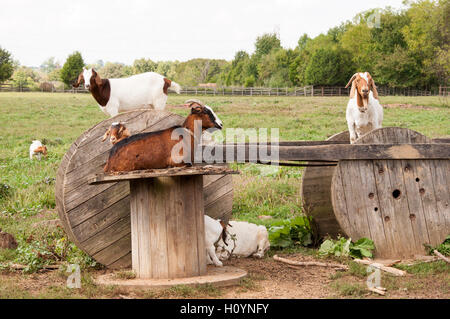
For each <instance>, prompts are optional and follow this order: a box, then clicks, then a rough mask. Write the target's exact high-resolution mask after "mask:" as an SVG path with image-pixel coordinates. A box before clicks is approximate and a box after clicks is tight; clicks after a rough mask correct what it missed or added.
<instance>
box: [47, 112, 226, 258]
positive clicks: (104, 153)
mask: <svg viewBox="0 0 450 319" xmlns="http://www.w3.org/2000/svg"><path fill="white" fill-rule="evenodd" d="M117 121H121V122H125V125H126V126H127V128H128V129H129V130H130V132H131V133H132V134H135V133H139V132H150V131H156V130H160V129H164V128H167V127H170V126H172V125H179V124H181V123H182V122H183V121H184V118H183V117H181V116H179V115H177V114H173V113H170V112H166V111H155V110H136V111H132V112H126V113H121V114H119V115H118V116H116V117H114V118H111V119H107V120H105V121H103V122H101V123H99V124H97V125H95V126H93V127H92V128H90V129H88V130H87V131H86V132H85V133H83V134H82V135H81V136H80V137H78V138H77V140H76V141H75V142H74V143H73V144H72V145H71V147H70V148H69V150H68V151H67V153H66V154H65V155H64V156H63V158H62V160H61V164H60V166H59V168H58V171H57V177H56V186H55V199H56V205H57V210H58V214H59V217H60V219H61V221H62V224H63V227H64V229H65V231H66V233H67V234H68V236H69V238H70V239H71V240H72V241H73V242H74V243H75V244H77V246H78V247H80V248H81V249H82V250H84V251H85V252H86V253H88V254H90V255H91V256H93V257H94V258H95V259H96V260H97V261H98V262H99V263H101V264H104V265H106V266H108V267H126V266H127V265H128V266H129V265H131V253H130V252H131V241H132V238H131V236H130V230H131V226H130V220H129V219H130V207H129V205H128V207H127V202H128V203H129V182H128V181H123V182H117V183H109V184H99V185H90V184H88V180H89V178H90V177H92V176H93V175H95V174H101V173H103V166H104V164H105V162H106V160H107V157H108V154H109V150H110V148H111V145H110V144H109V143H108V142H107V141H105V142H101V137H102V136H103V134H104V133H105V131H106V130H107V129H108V127H109V126H110V125H111V123H112V122H117ZM217 177H218V178H220V176H217ZM226 178H227V181H228V183H229V184H232V176H231V175H227V176H226ZM214 182H215V181H211V183H212V184H214ZM205 196H209V193H208V191H206V192H205ZM230 198H231V201H230V200H229V199H230ZM217 203H220V205H215V204H213V203H212V202H211V201H209V202H206V201H205V205H208V206H207V207H205V213H206V214H209V213H210V212H212V214H214V215H224V216H225V217H227V218H229V217H230V216H231V212H232V191H231V192H229V193H226V194H224V200H223V201H220V200H219V201H217ZM127 218H128V222H126V219H127ZM127 223H128V225H127ZM124 227H125V228H126V227H128V228H127V231H124ZM103 236H106V237H109V238H106V237H105V238H103ZM111 236H112V237H111ZM96 241H98V242H96Z"/></svg>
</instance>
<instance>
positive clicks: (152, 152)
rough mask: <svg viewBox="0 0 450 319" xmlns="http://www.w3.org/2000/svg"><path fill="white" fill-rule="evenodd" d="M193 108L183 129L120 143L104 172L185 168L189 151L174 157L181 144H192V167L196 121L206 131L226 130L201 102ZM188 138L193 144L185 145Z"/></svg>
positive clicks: (176, 128)
mask: <svg viewBox="0 0 450 319" xmlns="http://www.w3.org/2000/svg"><path fill="white" fill-rule="evenodd" d="M190 106H191V112H190V114H189V115H188V116H187V118H186V120H185V121H184V123H183V125H182V126H173V127H170V128H167V129H165V130H161V131H157V132H149V133H140V134H136V135H132V136H130V137H128V138H125V139H123V140H122V141H120V142H118V143H116V144H115V145H114V146H113V147H112V149H111V151H110V153H109V158H108V161H107V163H106V165H105V167H104V168H103V170H104V171H105V172H119V171H133V170H140V169H157V168H167V167H176V166H185V165H186V164H188V163H189V159H188V158H187V156H188V153H189V152H187V153H185V147H183V148H181V150H180V151H179V153H176V155H174V156H172V149H173V147H174V146H176V144H178V143H180V142H181V143H183V144H187V143H188V142H189V145H190V150H191V152H190V154H191V158H190V163H193V157H194V125H195V121H200V122H201V128H202V131H204V130H205V129H209V128H215V129H222V127H223V124H222V121H221V120H220V119H219V118H218V117H217V115H215V113H214V111H213V110H212V109H211V108H210V107H209V106H206V105H200V104H199V103H197V102H192V103H191V104H190ZM178 129H180V131H178ZM175 130H177V131H175ZM180 133H183V134H180ZM184 133H186V134H184ZM180 135H181V137H180ZM174 136H177V137H174ZM184 136H189V138H190V141H187V140H186V141H185V140H184ZM174 157H175V158H174Z"/></svg>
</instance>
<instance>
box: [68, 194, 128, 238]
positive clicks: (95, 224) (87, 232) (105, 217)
mask: <svg viewBox="0 0 450 319" xmlns="http://www.w3.org/2000/svg"><path fill="white" fill-rule="evenodd" d="M129 214H130V197H129V196H126V197H123V198H122V199H120V200H119V201H117V202H115V203H113V204H112V205H111V206H109V207H107V208H105V209H103V210H102V211H101V212H100V213H98V214H96V215H94V216H92V217H91V218H88V219H85V220H83V221H82V222H81V223H80V224H78V225H77V226H75V227H73V232H74V233H75V234H76V236H77V238H78V240H79V241H80V242H84V241H85V240H88V239H89V238H91V237H92V236H94V235H96V234H97V233H99V232H101V231H103V230H104V229H105V228H106V227H109V226H110V225H112V224H114V223H115V222H116V221H118V220H120V219H122V218H125V217H126V216H128V215H129Z"/></svg>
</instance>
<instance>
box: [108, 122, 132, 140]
mask: <svg viewBox="0 0 450 319" xmlns="http://www.w3.org/2000/svg"><path fill="white" fill-rule="evenodd" d="M108 136H109V137H110V138H109V141H110V143H111V144H112V145H114V144H116V143H118V142H120V141H121V140H123V139H126V138H127V137H130V136H131V134H130V132H129V131H128V129H127V128H126V127H125V125H123V124H122V123H119V122H114V123H112V124H111V126H110V127H109V129H108V130H107V131H106V132H105V134H104V135H103V138H102V142H104V141H105V140H106V139H107V138H108Z"/></svg>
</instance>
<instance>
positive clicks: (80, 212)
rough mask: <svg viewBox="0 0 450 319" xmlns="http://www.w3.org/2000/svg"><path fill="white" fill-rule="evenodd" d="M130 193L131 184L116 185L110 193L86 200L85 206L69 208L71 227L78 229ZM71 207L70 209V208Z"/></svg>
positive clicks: (103, 193)
mask: <svg viewBox="0 0 450 319" xmlns="http://www.w3.org/2000/svg"><path fill="white" fill-rule="evenodd" d="M129 193H130V187H129V183H127V182H124V183H115V184H114V185H113V186H112V187H111V189H110V191H109V192H102V193H100V194H98V195H96V196H93V197H91V198H89V199H88V200H86V201H85V202H84V203H83V205H79V206H76V207H74V208H72V207H71V206H72V205H70V206H68V208H67V209H70V210H68V211H67V214H68V218H69V223H70V225H71V227H76V226H78V225H79V224H81V223H82V222H84V221H86V220H88V219H90V218H92V217H93V216H95V215H97V214H98V213H100V212H102V211H103V210H104V209H105V208H108V207H109V206H111V205H113V204H114V203H116V202H118V201H120V200H122V199H124V198H125V197H127V196H128V194H129ZM69 207H70V208H69Z"/></svg>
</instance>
